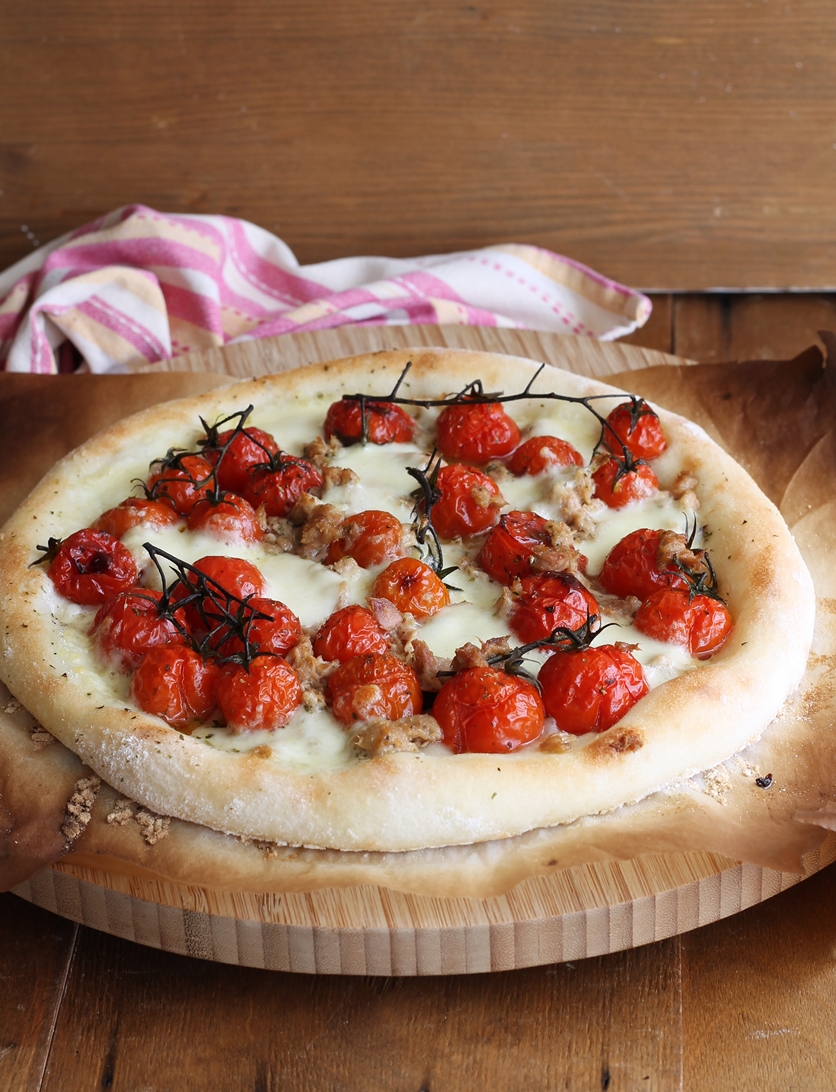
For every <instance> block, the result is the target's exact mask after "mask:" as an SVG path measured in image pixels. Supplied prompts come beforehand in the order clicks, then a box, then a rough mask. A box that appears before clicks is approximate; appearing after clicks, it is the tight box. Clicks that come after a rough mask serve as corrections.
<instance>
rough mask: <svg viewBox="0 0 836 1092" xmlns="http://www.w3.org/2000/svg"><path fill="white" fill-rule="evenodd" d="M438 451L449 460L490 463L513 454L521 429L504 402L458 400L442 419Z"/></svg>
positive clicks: (446, 409) (439, 428) (441, 415)
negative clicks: (503, 405) (505, 407)
mask: <svg viewBox="0 0 836 1092" xmlns="http://www.w3.org/2000/svg"><path fill="white" fill-rule="evenodd" d="M437 431H438V450H439V451H440V452H441V454H442V455H443V456H444V457H445V459H464V460H465V462H469V463H486V462H487V461H488V460H489V459H498V458H501V457H502V456H503V455H509V454H510V453H511V452H512V451H513V450H514V448H515V447H516V446H517V444H518V443H519V442H520V430H519V429H518V428H517V425H516V422H515V421H514V420H513V419H512V418H511V417H509V416H508V414H507V413H506V412H505V410H504V409H503V408H502V404H501V403H500V402H469V401H467V400H465V401H463V402H457V403H456V404H455V405H452V406H447V407H446V408H445V409H443V410H442V411H441V414H440V415H439V418H438V425H437Z"/></svg>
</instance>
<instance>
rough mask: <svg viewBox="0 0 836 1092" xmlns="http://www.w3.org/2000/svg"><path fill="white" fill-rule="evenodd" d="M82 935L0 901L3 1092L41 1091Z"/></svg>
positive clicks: (33, 910) (12, 901) (8, 899)
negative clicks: (77, 945)
mask: <svg viewBox="0 0 836 1092" xmlns="http://www.w3.org/2000/svg"><path fill="white" fill-rule="evenodd" d="M77 933H78V927H77V926H76V925H74V924H73V923H72V922H70V921H65V920H64V919H62V918H58V917H55V916H54V915H53V914H48V913H46V912H45V911H43V910H39V909H38V908H37V907H34V906H29V905H27V904H26V903H24V902H21V900H20V899H17V898H15V897H14V896H13V895H8V894H7V895H0V935H1V936H2V937H3V942H2V944H0V1088H4V1089H9V1090H10V1092H35V1090H36V1089H39V1088H40V1087H41V1080H42V1078H43V1073H44V1067H45V1066H46V1061H47V1055H48V1052H49V1048H50V1044H51V1042H52V1035H53V1032H54V1029H55V1021H56V1019H57V1016H58V1010H59V1008H60V1006H61V1002H62V1000H63V997H64V989H65V984H66V979H67V974H68V970H69V965H70V961H71V957H72V954H73V949H74V945H75V941H76V935H77Z"/></svg>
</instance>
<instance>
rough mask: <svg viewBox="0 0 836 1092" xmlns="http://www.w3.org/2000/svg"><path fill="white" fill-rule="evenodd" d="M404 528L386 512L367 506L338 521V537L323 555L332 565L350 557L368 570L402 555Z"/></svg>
mask: <svg viewBox="0 0 836 1092" xmlns="http://www.w3.org/2000/svg"><path fill="white" fill-rule="evenodd" d="M402 537H403V527H402V526H401V522H400V520H398V519H396V518H395V517H394V516H393V515H390V513H389V512H381V511H377V510H376V509H369V510H368V511H366V512H360V513H359V514H358V515H356V516H349V517H348V518H347V519H345V520H343V522H342V523H341V524H340V537H339V538H338V539H337V540H336V541H335V542H332V543H331V545H330V546H329V547H328V553H327V555H326V557H325V560H326V562H327V564H329V565H333V564H334V563H335V562H337V561H341V560H342V558H344V557H353V558H354V560H355V561H356V562H357V564H358V565H359V566H360V568H361V569H371V568H374V566H375V565H382V564H383V562H384V561H388V560H394V559H395V558H396V557H399V556H400V554H401V539H402Z"/></svg>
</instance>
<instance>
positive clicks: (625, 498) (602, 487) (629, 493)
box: [592, 456, 659, 508]
mask: <svg viewBox="0 0 836 1092" xmlns="http://www.w3.org/2000/svg"><path fill="white" fill-rule="evenodd" d="M592 480H593V481H594V482H595V496H596V497H598V499H599V500H602V501H603V502H604V504H606V506H607V507H608V508H623V507H624V506H625V505H626V504H632V503H633V501H639V500H644V499H645V498H646V497H651V496H653V494H654V493H655V492H656V490H657V489H658V488H659V482H658V480H657V478H656V475H655V473H654V472H653V470H652V469H651V468H650V467H649V466H648V465H647V463H641V462H634V463H632V465H629V464H625V462H624V460H623V459H619V458H616V457H615V456H613V457H612V458H609V459H605V460H604V462H602V463H601V465H600V466H599V467H598V469H597V470H596V471H594V472H593V474H592Z"/></svg>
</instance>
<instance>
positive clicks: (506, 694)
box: [433, 667, 545, 754]
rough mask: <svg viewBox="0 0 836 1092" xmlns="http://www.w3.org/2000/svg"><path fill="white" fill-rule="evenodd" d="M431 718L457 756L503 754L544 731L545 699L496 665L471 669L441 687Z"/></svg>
mask: <svg viewBox="0 0 836 1092" xmlns="http://www.w3.org/2000/svg"><path fill="white" fill-rule="evenodd" d="M433 716H434V717H435V719H436V720H437V721H438V723H439V724H440V725H441V729H442V731H443V732H444V742H445V743H446V744H447V746H448V747H450V748H451V749H452V750H453V751H455V752H456V754H461V753H462V752H463V751H468V752H475V753H478V754H505V753H506V752H507V751H515V750H516V749H517V748H518V747H521V746H522V745H523V744H524V743H530V742H531V741H532V740H533V739H536V738H537V737H538V736H539V735H540V733H541V732H542V731H543V718H544V716H545V714H544V712H543V703H542V701H541V700H540V695H539V694H538V693H537V690H536V688H535V687H534V686H532V685H531V683H529V682H526V681H525V679H520V678H518V677H517V676H515V675H508V674H506V673H505V672H504V671H500V670H499V669H498V668H495V667H470V668H468V669H467V670H466V671H460V672H459V673H458V674H457V675H454V676H453V678H452V679H448V680H447V682H446V683H445V684H444V686H442V688H441V690H440V691H439V694H438V696H437V697H436V699H435V703H434V704H433Z"/></svg>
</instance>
